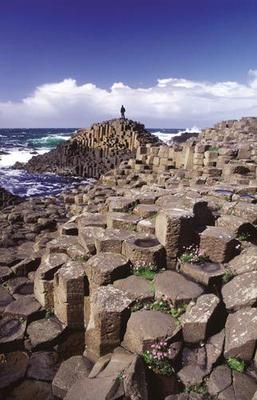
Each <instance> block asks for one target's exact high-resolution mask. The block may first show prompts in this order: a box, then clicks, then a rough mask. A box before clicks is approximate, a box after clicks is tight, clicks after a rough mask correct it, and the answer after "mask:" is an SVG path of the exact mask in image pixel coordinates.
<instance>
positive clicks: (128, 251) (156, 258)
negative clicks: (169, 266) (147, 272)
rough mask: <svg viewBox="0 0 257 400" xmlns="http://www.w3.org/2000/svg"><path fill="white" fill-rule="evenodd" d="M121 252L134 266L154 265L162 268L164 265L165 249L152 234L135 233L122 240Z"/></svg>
mask: <svg viewBox="0 0 257 400" xmlns="http://www.w3.org/2000/svg"><path fill="white" fill-rule="evenodd" d="M122 254H124V255H125V257H127V258H128V259H129V260H130V261H131V263H132V264H133V265H134V266H136V267H140V266H143V267H144V266H146V267H147V266H154V267H156V268H163V267H165V266H166V259H165V258H166V257H165V249H164V247H163V246H162V245H161V244H160V242H159V241H158V240H157V239H156V237H155V236H152V235H147V236H146V235H142V234H141V235H140V234H138V235H136V236H132V237H130V238H128V239H127V240H125V241H124V242H123V245H122Z"/></svg>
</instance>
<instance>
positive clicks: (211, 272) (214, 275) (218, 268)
mask: <svg viewBox="0 0 257 400" xmlns="http://www.w3.org/2000/svg"><path fill="white" fill-rule="evenodd" d="M180 271H181V272H182V273H183V274H185V275H187V276H188V277H189V278H191V279H193V280H194V281H196V282H199V283H201V284H202V285H204V286H213V285H216V284H217V283H220V282H221V279H222V276H223V275H224V272H225V269H224V266H223V265H222V264H217V263H210V262H204V263H199V264H193V263H181V265H180Z"/></svg>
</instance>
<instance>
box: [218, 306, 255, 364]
mask: <svg viewBox="0 0 257 400" xmlns="http://www.w3.org/2000/svg"><path fill="white" fill-rule="evenodd" d="M256 339H257V309H256V308H249V307H248V308H242V309H240V310H239V311H236V312H235V313H233V314H229V316H228V318H227V322H226V326H225V349H224V356H225V357H226V358H229V357H238V358H240V359H242V360H244V361H250V360H251V359H252V357H253V354H254V349H255V344H256Z"/></svg>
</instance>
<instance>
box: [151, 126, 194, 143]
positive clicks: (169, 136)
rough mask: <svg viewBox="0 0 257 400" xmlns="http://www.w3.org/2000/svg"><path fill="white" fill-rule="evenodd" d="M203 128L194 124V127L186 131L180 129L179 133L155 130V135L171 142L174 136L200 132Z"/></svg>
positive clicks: (166, 141)
mask: <svg viewBox="0 0 257 400" xmlns="http://www.w3.org/2000/svg"><path fill="white" fill-rule="evenodd" d="M200 132H201V130H200V129H199V128H197V126H193V127H192V128H187V129H185V130H184V131H179V132H177V133H167V132H162V131H158V132H153V135H155V136H157V137H158V138H159V139H160V140H162V141H163V142H164V143H170V142H171V141H172V139H173V138H174V137H176V136H177V137H178V136H181V135H182V134H183V133H200Z"/></svg>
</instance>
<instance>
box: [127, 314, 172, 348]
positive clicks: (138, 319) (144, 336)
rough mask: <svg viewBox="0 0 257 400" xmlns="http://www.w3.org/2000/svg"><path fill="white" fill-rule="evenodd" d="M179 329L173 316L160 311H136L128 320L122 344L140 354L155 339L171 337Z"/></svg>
mask: <svg viewBox="0 0 257 400" xmlns="http://www.w3.org/2000/svg"><path fill="white" fill-rule="evenodd" d="M179 329H180V328H178V326H177V324H176V320H175V318H173V317H171V316H170V315H167V314H164V313H162V312H160V311H151V310H141V311H136V312H133V313H132V314H131V317H130V318H129V320H128V324H127V329H126V333H125V336H124V339H123V342H122V346H123V347H125V348H126V349H127V350H129V351H131V352H132V353H138V354H140V353H142V352H143V351H145V350H148V349H149V348H150V346H151V344H153V343H155V342H156V341H160V340H165V339H171V338H172V337H174V336H175V334H176V333H177V332H178V331H179Z"/></svg>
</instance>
